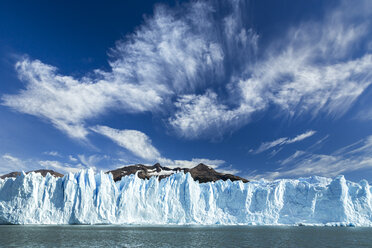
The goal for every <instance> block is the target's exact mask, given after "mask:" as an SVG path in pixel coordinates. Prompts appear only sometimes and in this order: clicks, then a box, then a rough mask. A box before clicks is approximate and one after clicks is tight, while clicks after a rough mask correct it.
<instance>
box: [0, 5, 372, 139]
mask: <svg viewBox="0 0 372 248" xmlns="http://www.w3.org/2000/svg"><path fill="white" fill-rule="evenodd" d="M366 6H368V7H369V6H370V4H369V3H368V2H367V1H360V2H358V3H350V2H346V1H345V2H342V3H341V4H340V6H339V7H338V8H335V9H334V10H333V11H328V12H327V16H326V17H324V18H323V19H322V20H320V21H318V22H308V23H302V24H300V25H298V26H297V27H294V28H292V29H291V30H289V31H288V32H287V34H286V35H283V36H282V37H280V39H277V40H275V41H273V44H272V45H271V46H268V48H267V49H265V51H263V52H264V53H263V54H260V56H255V55H256V54H257V52H258V51H260V52H261V51H262V50H259V49H258V47H259V44H258V42H259V37H258V35H257V34H256V33H255V31H254V30H252V28H251V27H250V23H249V22H246V21H245V19H246V17H247V16H246V15H247V13H248V12H249V11H247V10H248V8H249V6H248V4H247V2H246V1H243V0H242V1H240V0H234V1H224V2H223V3H221V2H220V1H197V2H195V1H192V2H190V3H188V4H181V5H179V6H178V7H174V8H173V9H170V8H167V7H164V6H157V7H156V8H155V10H154V15H153V16H152V17H149V18H146V19H145V21H144V23H143V24H142V25H141V26H139V27H138V28H137V29H136V31H135V32H134V33H132V34H129V35H127V37H126V39H124V40H121V41H118V42H117V44H116V46H115V47H114V48H113V49H111V50H110V60H109V64H110V67H111V68H110V70H108V71H102V70H95V71H94V72H93V73H87V74H86V76H85V77H82V78H74V77H71V76H64V75H61V74H59V73H58V70H57V68H55V67H53V66H51V65H47V64H45V63H42V62H41V61H38V60H30V59H27V58H26V59H23V60H20V61H19V62H18V63H17V64H16V69H17V72H18V75H19V77H20V78H21V79H22V80H23V81H25V82H26V85H25V89H23V90H21V91H19V93H18V94H15V95H4V96H2V104H3V105H6V106H9V107H11V108H13V109H15V110H17V111H19V112H22V113H26V114H30V115H34V116H37V117H40V118H42V119H45V120H47V121H49V122H51V123H52V124H53V125H54V126H55V127H56V128H58V129H60V130H62V131H63V132H65V133H67V134H68V135H69V136H70V137H72V138H78V139H85V138H86V136H87V134H88V132H89V131H88V129H87V128H86V126H87V122H89V121H94V118H95V117H97V116H100V115H102V114H104V113H106V112H107V111H109V110H118V111H119V112H120V113H143V112H146V111H150V112H152V113H154V114H155V115H157V114H158V113H161V115H159V116H162V117H164V116H165V119H166V120H167V121H168V122H169V125H168V126H169V127H170V128H172V129H173V130H174V131H175V132H176V133H177V134H178V135H179V136H181V137H184V138H189V139H198V138H218V137H221V136H222V135H223V134H224V133H226V132H232V131H234V130H236V129H237V128H239V127H241V126H243V125H245V124H246V123H248V122H249V121H251V120H252V114H254V113H257V112H261V111H265V110H266V109H267V108H268V106H272V105H274V106H277V107H278V109H279V110H280V111H278V113H279V115H283V114H287V115H290V116H295V115H301V114H308V113H310V114H312V115H313V116H316V115H317V114H319V113H325V114H327V115H329V116H330V117H340V116H342V115H343V114H344V113H346V112H347V111H348V109H349V108H350V106H352V104H353V103H354V102H355V100H356V99H357V98H358V97H359V96H360V95H361V93H362V92H363V91H364V90H365V89H366V87H368V85H370V84H371V77H372V75H371V74H372V56H371V55H370V54H368V53H366V54H361V55H360V56H355V55H353V56H352V54H351V51H353V49H354V48H355V47H356V46H358V45H359V44H360V43H361V40H363V38H365V37H366V36H367V34H369V33H370V30H371V29H370V23H369V20H370V17H371V12H370V11H367V10H366V9H369V8H368V7H366ZM351 10H352V11H351ZM217 88H218V91H217V90H216V89H217ZM201 92H202V93H201ZM216 92H219V95H217V93H216ZM220 92H224V94H220Z"/></svg>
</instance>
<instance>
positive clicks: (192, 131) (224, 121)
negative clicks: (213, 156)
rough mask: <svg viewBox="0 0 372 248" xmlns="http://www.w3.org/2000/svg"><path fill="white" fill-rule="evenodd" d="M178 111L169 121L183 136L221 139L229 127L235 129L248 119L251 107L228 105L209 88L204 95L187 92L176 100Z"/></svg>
mask: <svg viewBox="0 0 372 248" xmlns="http://www.w3.org/2000/svg"><path fill="white" fill-rule="evenodd" d="M175 105H176V107H177V108H178V111H177V112H176V113H175V114H174V116H173V117H171V118H169V123H170V125H171V126H173V128H174V129H175V130H176V131H177V132H178V133H179V134H180V135H181V136H183V137H185V138H189V139H196V138H203V137H206V136H207V137H212V138H213V137H214V138H219V137H221V136H222V135H223V133H225V132H226V129H227V128H230V131H231V132H232V131H234V129H235V128H238V127H240V126H241V125H242V124H245V123H246V121H247V120H248V117H249V115H248V112H250V111H251V110H250V109H249V108H242V107H241V108H238V109H234V110H229V108H228V107H227V106H226V105H224V104H221V103H219V102H218V99H217V94H215V93H214V92H211V91H208V92H207V93H206V94H204V95H184V96H182V97H181V98H179V99H178V101H177V102H176V103H175Z"/></svg>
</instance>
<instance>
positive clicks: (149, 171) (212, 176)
mask: <svg viewBox="0 0 372 248" xmlns="http://www.w3.org/2000/svg"><path fill="white" fill-rule="evenodd" d="M179 171H183V172H184V173H187V172H190V174H191V176H192V178H194V180H195V181H199V182H200V183H206V182H215V181H218V180H223V181H226V180H228V179H230V180H231V181H238V180H241V181H243V182H244V183H246V182H248V180H246V179H244V178H242V177H238V176H234V175H231V174H224V173H220V172H217V171H215V170H214V169H213V168H211V167H209V166H207V165H205V164H199V165H197V166H195V167H194V168H192V169H188V168H172V169H171V168H168V167H163V166H161V165H160V164H159V163H157V164H154V165H152V166H146V165H143V164H136V165H130V166H125V167H122V168H119V169H116V170H111V171H107V172H106V173H111V174H112V175H113V178H114V180H115V181H119V180H120V179H121V178H122V177H123V176H128V175H132V174H135V173H136V172H138V174H137V175H138V177H139V178H142V179H149V178H150V177H153V176H157V177H159V180H161V179H163V178H166V177H169V176H170V175H172V174H174V173H176V172H179ZM30 172H37V173H41V175H43V176H46V174H47V173H48V172H49V173H50V174H51V175H52V176H55V177H63V174H61V173H58V172H55V171H53V170H35V171H29V172H26V174H28V173H30ZM19 175H21V172H18V171H16V172H11V173H9V174H6V175H3V176H1V177H0V178H2V179H4V178H7V177H17V176H19Z"/></svg>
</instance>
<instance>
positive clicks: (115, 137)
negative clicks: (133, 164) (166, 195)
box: [79, 126, 239, 174]
mask: <svg viewBox="0 0 372 248" xmlns="http://www.w3.org/2000/svg"><path fill="white" fill-rule="evenodd" d="M91 129H92V130H93V131H95V132H97V133H99V134H101V135H104V136H106V137H108V138H110V139H111V140H112V141H114V142H115V143H116V144H118V145H119V146H121V147H124V148H125V149H127V150H129V151H131V152H132V153H133V154H134V155H136V156H137V157H139V158H141V159H144V160H146V161H148V162H152V163H155V162H159V163H160V164H161V165H163V166H166V167H170V168H176V167H183V168H193V167H195V166H196V165H198V164H200V163H203V164H206V165H208V166H210V167H212V168H214V169H217V170H218V171H221V172H224V173H230V174H234V173H237V172H239V171H238V170H236V169H233V168H232V166H229V167H226V166H225V167H224V166H223V165H224V164H225V161H224V160H219V159H206V158H193V159H191V160H173V159H169V158H166V157H163V156H162V155H161V154H160V152H159V151H158V150H157V149H156V148H155V147H154V146H153V145H152V141H151V139H150V138H149V137H148V136H147V135H146V134H144V133H142V132H140V131H137V130H117V129H114V128H110V127H107V126H96V127H93V128H91ZM79 158H80V156H79ZM80 160H81V161H83V160H82V159H80ZM123 162H124V163H126V164H130V161H127V160H124V161H123ZM83 164H87V163H84V162H83Z"/></svg>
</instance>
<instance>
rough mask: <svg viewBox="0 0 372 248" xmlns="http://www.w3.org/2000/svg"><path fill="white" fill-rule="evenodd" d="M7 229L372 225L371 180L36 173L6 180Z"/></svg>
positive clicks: (0, 190) (3, 218)
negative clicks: (214, 179) (12, 226)
mask: <svg viewBox="0 0 372 248" xmlns="http://www.w3.org/2000/svg"><path fill="white" fill-rule="evenodd" d="M0 223H1V224H7V223H13V224H109V223H112V224H203V225H205V224H248V225H255V224H257V225H265V224H269V225H279V224H289V225H292V224H295V225H296V224H319V225H356V226H372V198H371V189H370V186H369V184H368V182H367V181H365V180H363V181H361V182H360V183H353V182H350V181H346V180H345V178H344V177H343V176H340V177H337V178H335V179H329V178H323V177H309V178H301V179H297V180H277V181H263V180H262V181H257V182H250V183H245V184H244V183H242V182H231V181H225V182H224V181H217V182H215V183H203V184H199V183H198V182H195V181H194V180H193V179H192V177H191V175H190V174H189V173H188V174H183V173H177V174H174V175H172V176H170V177H168V178H166V179H163V180H161V181H159V180H157V178H155V177H152V178H151V179H150V180H142V179H139V178H138V177H136V176H135V175H131V176H127V177H123V178H122V179H121V181H118V182H116V183H115V182H114V181H113V180H112V176H111V174H110V175H107V174H104V173H103V172H101V173H99V174H94V172H93V170H83V171H81V172H79V173H76V174H71V173H70V174H68V175H66V176H65V177H63V178H55V177H52V176H50V175H47V176H46V177H42V176H41V175H40V174H35V173H30V174H28V175H24V174H23V175H21V176H19V177H17V178H15V179H14V178H7V179H3V180H2V179H0Z"/></svg>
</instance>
